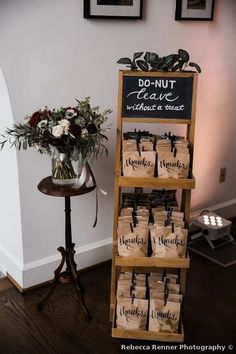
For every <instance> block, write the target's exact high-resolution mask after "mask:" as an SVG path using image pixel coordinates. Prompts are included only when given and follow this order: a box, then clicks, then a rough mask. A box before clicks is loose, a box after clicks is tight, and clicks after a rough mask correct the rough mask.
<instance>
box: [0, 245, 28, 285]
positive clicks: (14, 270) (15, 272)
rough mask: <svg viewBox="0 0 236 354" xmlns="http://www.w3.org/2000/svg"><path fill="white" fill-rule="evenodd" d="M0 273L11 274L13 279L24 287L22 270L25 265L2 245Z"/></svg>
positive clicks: (0, 248) (0, 249) (0, 246)
mask: <svg viewBox="0 0 236 354" xmlns="http://www.w3.org/2000/svg"><path fill="white" fill-rule="evenodd" d="M0 260H1V263H0V271H1V272H2V273H3V274H4V275H6V274H7V273H9V274H11V276H12V278H13V279H14V280H15V281H16V282H17V283H18V284H19V285H20V286H22V285H23V277H22V269H23V265H22V264H20V263H19V261H18V260H17V259H16V258H15V256H14V255H13V254H11V253H10V252H9V251H8V250H7V249H6V248H5V247H3V246H2V245H1V244H0Z"/></svg>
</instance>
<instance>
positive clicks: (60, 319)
mask: <svg viewBox="0 0 236 354" xmlns="http://www.w3.org/2000/svg"><path fill="white" fill-rule="evenodd" d="M235 225H236V223H235ZM234 229H235V231H236V228H235V227H234ZM190 256H191V268H190V270H189V272H188V279H187V289H186V296H185V306H184V328H185V343H187V344H196V345H197V344H216V343H218V344H234V345H235V346H236V338H235V337H236V336H235V334H236V332H235V329H236V320H235V319H236V277H235V275H236V265H233V266H231V267H228V268H222V267H220V266H218V265H217V264H215V263H212V262H210V261H208V260H207V259H204V258H202V257H200V256H198V255H196V254H194V253H192V254H191V255H190ZM110 268H111V265H110V263H108V264H103V265H101V266H99V267H97V268H95V269H93V270H90V271H88V272H86V273H82V274H81V282H82V283H83V285H84V286H85V289H86V293H85V300H86V304H87V306H88V308H89V310H90V312H91V314H92V316H93V320H92V321H91V322H87V321H85V319H84V316H83V313H82V311H81V308H80V306H79V305H78V303H77V301H76V298H75V294H74V289H73V287H72V286H71V285H66V286H65V285H64V286H63V285H60V286H58V287H57V288H56V290H55V292H54V295H53V296H52V297H51V298H50V300H49V302H48V303H47V305H45V309H44V311H43V312H42V313H40V312H38V311H37V309H36V306H35V305H36V303H37V302H38V301H39V299H40V298H41V297H42V296H43V295H44V294H45V292H46V290H47V288H48V287H47V286H46V287H42V288H39V289H36V290H33V291H31V292H29V293H26V294H24V295H21V294H20V293H19V292H18V291H17V290H16V289H15V288H13V287H12V286H11V285H9V283H8V281H6V280H0V354H53V353H63V354H67V353H71V354H73V353H76V354H100V353H101V354H118V353H121V352H124V351H121V344H130V343H132V344H134V345H135V344H136V345H137V344H152V342H151V343H150V342H143V341H134V340H123V339H120V340H119V339H113V338H112V337H111V325H110V323H109V296H110ZM3 282H5V283H3ZM1 284H2V286H1ZM4 284H5V285H4ZM155 344H156V343H155ZM159 344H162V343H159ZM153 352H156V351H153Z"/></svg>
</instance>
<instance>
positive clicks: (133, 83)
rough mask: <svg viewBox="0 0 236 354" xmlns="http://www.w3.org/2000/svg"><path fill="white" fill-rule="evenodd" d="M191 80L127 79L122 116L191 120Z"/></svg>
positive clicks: (125, 81) (157, 77) (168, 78)
mask: <svg viewBox="0 0 236 354" xmlns="http://www.w3.org/2000/svg"><path fill="white" fill-rule="evenodd" d="M192 93H193V78H192V77H178V76H177V75H176V77H173V76H167V75H166V76H148V75H147V76H138V75H137V76H124V77H123V93H122V94H123V97H122V116H123V117H129V118H167V119H168V118H169V119H191V110H192Z"/></svg>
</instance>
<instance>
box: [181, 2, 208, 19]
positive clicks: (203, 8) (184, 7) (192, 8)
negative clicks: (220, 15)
mask: <svg viewBox="0 0 236 354" xmlns="http://www.w3.org/2000/svg"><path fill="white" fill-rule="evenodd" d="M214 6H215V0H176V10H175V19H176V20H177V21H180V20H181V21H212V20H213V17H214Z"/></svg>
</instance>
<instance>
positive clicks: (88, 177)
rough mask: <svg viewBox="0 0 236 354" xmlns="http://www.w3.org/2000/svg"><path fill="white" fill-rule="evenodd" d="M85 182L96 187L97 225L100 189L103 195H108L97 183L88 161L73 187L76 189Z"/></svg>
mask: <svg viewBox="0 0 236 354" xmlns="http://www.w3.org/2000/svg"><path fill="white" fill-rule="evenodd" d="M84 184H85V185H87V184H92V185H93V186H94V187H95V188H96V212H95V220H94V223H93V227H95V226H96V225H97V216H98V191H99V192H100V193H101V194H103V195H107V192H106V191H104V190H103V189H102V188H101V187H99V186H98V185H97V182H96V179H95V177H94V174H93V172H92V170H91V167H90V166H89V163H88V162H86V163H85V165H84V166H83V168H82V172H81V175H80V177H79V179H78V181H77V183H76V185H75V186H74V187H73V188H76V189H77V188H81V187H82V186H83V185H84Z"/></svg>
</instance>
